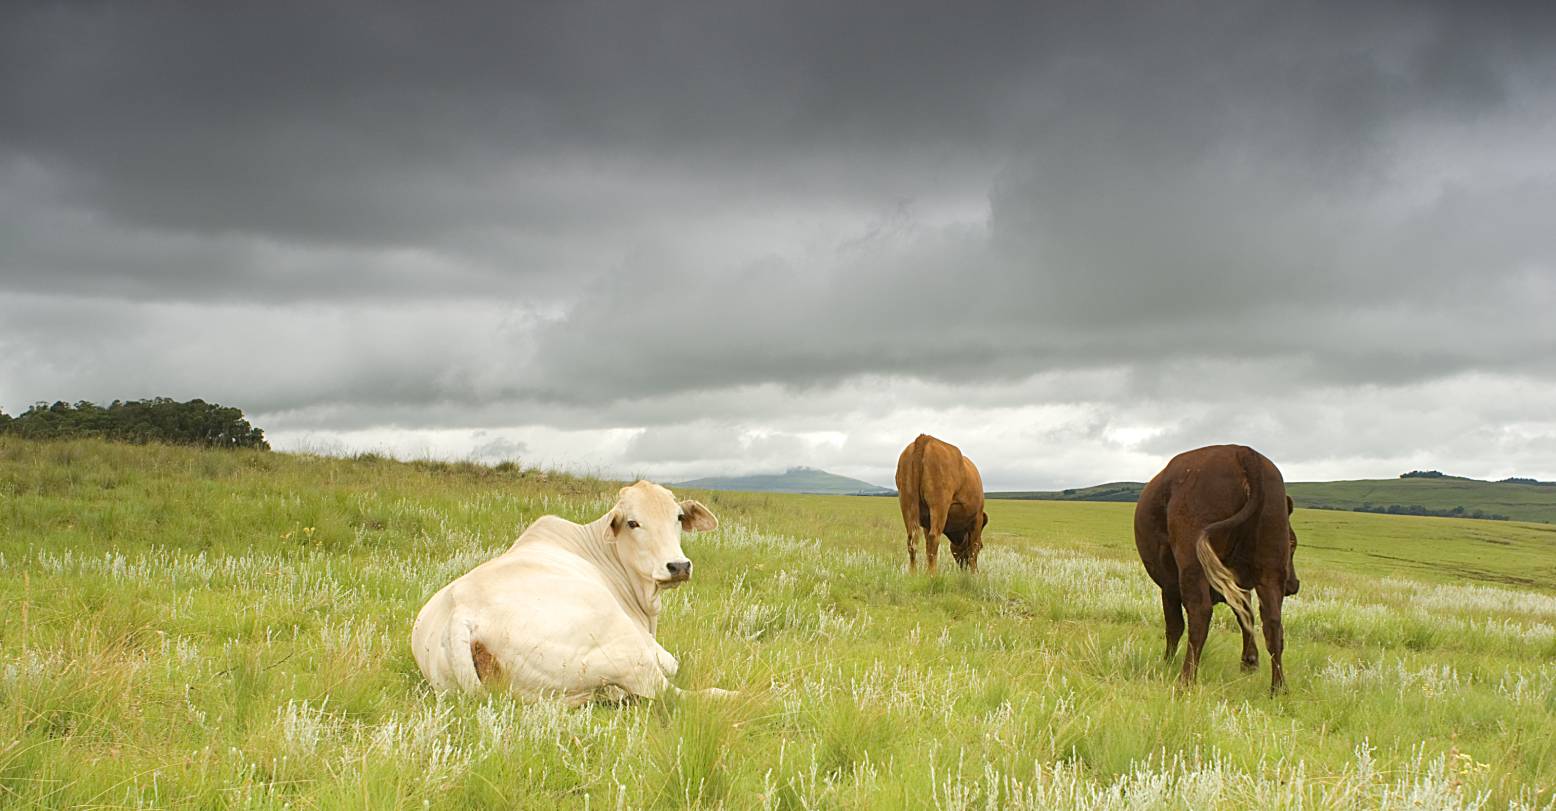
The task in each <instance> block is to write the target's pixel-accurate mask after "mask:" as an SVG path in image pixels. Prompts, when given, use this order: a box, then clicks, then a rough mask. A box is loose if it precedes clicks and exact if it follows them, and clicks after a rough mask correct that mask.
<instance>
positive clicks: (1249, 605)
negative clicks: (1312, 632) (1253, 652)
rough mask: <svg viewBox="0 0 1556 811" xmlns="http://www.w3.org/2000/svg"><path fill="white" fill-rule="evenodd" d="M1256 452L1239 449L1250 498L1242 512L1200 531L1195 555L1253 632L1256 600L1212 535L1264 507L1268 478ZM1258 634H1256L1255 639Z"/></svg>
mask: <svg viewBox="0 0 1556 811" xmlns="http://www.w3.org/2000/svg"><path fill="white" fill-rule="evenodd" d="M1252 454H1253V451H1251V450H1249V449H1248V448H1238V449H1237V461H1238V462H1239V463H1240V464H1241V466H1242V468H1243V490H1244V492H1245V493H1246V494H1247V496H1248V497H1247V499H1245V500H1244V501H1243V506H1242V509H1240V510H1238V511H1237V513H1236V514H1235V515H1233V516H1231V517H1230V518H1223V519H1221V520H1220V521H1217V522H1215V523H1214V524H1211V525H1209V526H1207V527H1205V528H1204V529H1202V530H1200V533H1199V538H1198V539H1197V540H1196V541H1195V542H1194V553H1195V555H1196V556H1197V557H1199V565H1200V567H1201V568H1203V569H1204V570H1205V579H1207V580H1209V581H1210V585H1211V587H1212V588H1214V589H1215V590H1216V591H1219V592H1221V596H1222V597H1224V598H1226V604H1227V605H1229V606H1231V607H1232V613H1234V614H1236V615H1237V619H1238V621H1239V622H1240V623H1242V625H1243V626H1244V627H1246V628H1249V629H1252V628H1253V627H1254V624H1253V600H1252V598H1250V597H1249V596H1248V592H1247V591H1244V590H1243V587H1242V586H1239V585H1237V577H1236V575H1233V574H1232V570H1231V569H1228V568H1227V567H1226V564H1224V563H1222V562H1221V558H1219V557H1217V556H1216V550H1214V549H1212V548H1210V533H1211V532H1213V531H1220V530H1223V529H1231V528H1233V527H1239V526H1242V525H1243V524H1244V523H1246V522H1247V521H1248V519H1249V518H1252V517H1253V515H1254V513H1256V512H1258V511H1259V506H1260V504H1262V503H1263V501H1264V481H1263V480H1264V476H1263V471H1261V470H1260V469H1259V465H1258V460H1257V459H1255V458H1254V457H1253V456H1252ZM1257 636H1258V635H1257V634H1255V637H1257Z"/></svg>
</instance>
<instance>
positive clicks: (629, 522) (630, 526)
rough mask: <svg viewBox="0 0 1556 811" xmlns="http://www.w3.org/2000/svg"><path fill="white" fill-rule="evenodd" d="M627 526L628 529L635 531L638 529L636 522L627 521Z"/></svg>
mask: <svg viewBox="0 0 1556 811" xmlns="http://www.w3.org/2000/svg"><path fill="white" fill-rule="evenodd" d="M627 526H628V527H629V528H631V529H637V528H638V522H636V521H628V522H627Z"/></svg>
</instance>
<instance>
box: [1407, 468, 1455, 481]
mask: <svg viewBox="0 0 1556 811" xmlns="http://www.w3.org/2000/svg"><path fill="white" fill-rule="evenodd" d="M1399 477H1400V478H1401V479H1442V478H1446V477H1445V476H1444V475H1443V472H1442V471H1441V470H1412V471H1410V472H1409V473H1401V474H1399Z"/></svg>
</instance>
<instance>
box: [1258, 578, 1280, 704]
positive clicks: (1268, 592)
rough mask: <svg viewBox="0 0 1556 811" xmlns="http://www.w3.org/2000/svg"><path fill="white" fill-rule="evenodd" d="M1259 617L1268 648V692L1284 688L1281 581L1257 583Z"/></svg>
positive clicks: (1275, 691) (1272, 692) (1273, 692)
mask: <svg viewBox="0 0 1556 811" xmlns="http://www.w3.org/2000/svg"><path fill="white" fill-rule="evenodd" d="M1258 591H1259V619H1260V620H1261V621H1262V622H1263V624H1264V645H1265V647H1267V648H1269V650H1270V693H1271V694H1272V695H1273V694H1275V693H1278V692H1280V691H1282V690H1284V689H1286V671H1285V669H1284V668H1283V667H1282V666H1281V653H1283V652H1284V651H1285V649H1286V631H1285V629H1284V628H1283V627H1282V626H1281V622H1280V604H1281V600H1282V599H1284V598H1285V590H1284V584H1283V583H1278V582H1277V583H1268V582H1266V583H1260V584H1259V588H1258Z"/></svg>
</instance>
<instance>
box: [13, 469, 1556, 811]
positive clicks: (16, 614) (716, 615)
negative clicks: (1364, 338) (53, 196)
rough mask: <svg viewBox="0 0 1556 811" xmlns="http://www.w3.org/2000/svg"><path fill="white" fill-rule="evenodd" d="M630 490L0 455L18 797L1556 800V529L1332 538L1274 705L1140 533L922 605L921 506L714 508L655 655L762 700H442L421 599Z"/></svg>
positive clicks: (992, 560) (1220, 628) (514, 473)
mask: <svg viewBox="0 0 1556 811" xmlns="http://www.w3.org/2000/svg"><path fill="white" fill-rule="evenodd" d="M615 487H616V485H615V484H611V483H606V482H600V481H592V480H584V479H575V478H569V477H563V476H555V475H550V476H548V475H544V474H540V473H536V472H533V471H524V470H519V469H516V468H512V467H509V468H505V469H501V470H493V469H489V468H484V467H480V466H477V465H469V464H451V465H450V464H435V463H398V462H392V461H386V460H382V459H376V458H365V459H360V460H349V459H328V458H315V457H306V456H293V455H286V454H279V453H263V452H244V451H239V452H220V451H197V450H189V449H181V448H169V447H161V446H144V447H130V446H117V445H108V444H104V443H99V442H63V443H48V444H41V443H40V444H34V443H28V442H24V441H19V440H14V439H7V438H0V590H3V592H4V605H5V606H6V610H5V611H4V619H3V624H0V696H3V701H0V806H3V807H5V808H71V807H82V808H87V807H90V808H294V809H304V808H321V809H323V808H328V809H334V808H372V809H392V808H405V809H413V808H414V809H419V808H424V807H430V808H558V807H561V808H596V809H608V808H638V807H682V806H700V807H720V806H723V807H730V808H857V809H865V808H870V809H876V808H887V809H890V808H955V809H972V808H978V809H984V808H1088V809H1089V808H1250V807H1257V808H1275V807H1286V808H1296V807H1302V808H1374V807H1386V808H1475V807H1480V808H1503V807H1509V806H1511V807H1518V808H1547V809H1549V808H1556V800H1553V796H1556V795H1553V786H1556V628H1553V626H1556V589H1553V588H1552V583H1553V577H1556V532H1553V531H1552V528H1551V527H1548V526H1541V525H1521V524H1516V523H1504V522H1471V521H1458V520H1452V519H1412V518H1400V517H1389V516H1375V515H1356V514H1349V513H1336V512H1315V511H1299V512H1298V513H1297V516H1296V525H1297V528H1298V531H1299V532H1300V533H1301V535H1302V540H1303V546H1302V548H1301V550H1300V551H1299V563H1300V567H1301V568H1300V571H1301V574H1302V578H1303V584H1304V585H1303V591H1302V594H1301V595H1299V596H1298V597H1296V598H1294V599H1292V600H1291V601H1289V602H1288V603H1287V614H1286V626H1287V628H1286V633H1287V636H1288V647H1287V654H1286V657H1287V662H1288V664H1287V667H1288V678H1289V680H1290V682H1291V691H1290V692H1289V693H1287V694H1284V695H1281V696H1278V697H1274V698H1272V697H1270V696H1269V695H1268V694H1267V692H1266V685H1267V683H1268V672H1267V670H1264V669H1262V668H1261V671H1260V672H1259V673H1257V674H1243V673H1241V672H1239V670H1238V667H1237V651H1238V642H1237V635H1236V630H1235V628H1234V626H1233V625H1232V623H1231V620H1230V617H1229V615H1228V614H1227V612H1225V611H1224V610H1223V611H1221V612H1219V613H1218V614H1217V619H1216V624H1215V628H1214V629H1213V633H1212V636H1211V640H1210V642H1209V644H1208V646H1207V651H1206V660H1205V662H1204V666H1203V669H1202V671H1201V681H1200V683H1199V685H1198V686H1196V687H1193V688H1189V689H1187V690H1183V691H1174V689H1173V686H1172V685H1173V679H1174V677H1175V675H1176V672H1177V663H1176V662H1174V663H1164V662H1163V661H1161V658H1160V657H1161V654H1160V648H1161V634H1162V632H1161V620H1160V609H1159V607H1158V606H1159V603H1158V600H1157V596H1156V593H1155V591H1154V589H1153V588H1152V587H1151V585H1150V584H1149V582H1148V581H1147V580H1146V578H1145V576H1144V574H1143V572H1142V571H1141V570H1140V567H1139V564H1138V562H1137V561H1136V560H1134V552H1133V547H1132V544H1131V540H1130V537H1129V521H1130V510H1131V505H1127V504H1089V503H1054V502H992V503H991V504H990V506H989V513H990V516H991V523H990V526H989V535H988V536H987V538H986V540H987V548H986V549H985V551H984V556H983V559H982V566H983V568H984V572H983V573H982V574H980V575H979V576H976V577H969V576H965V575H962V574H960V573H956V572H952V573H949V574H945V575H942V576H940V577H937V578H928V577H923V576H920V577H909V576H907V575H906V574H905V573H904V571H903V570H904V564H905V557H906V556H905V554H904V549H903V533H902V529H901V527H900V526H899V525H898V518H897V516H896V504H895V503H894V502H893V501H892V500H890V499H878V498H848V497H825V496H777V495H746V494H735V493H698V494H697V496H698V497H699V498H700V499H702V500H704V501H705V503H707V504H708V505H709V506H710V507H711V508H712V509H713V510H714V511H715V512H717V513H718V515H719V517H720V519H721V520H722V522H723V526H722V527H721V528H720V529H719V530H718V531H716V532H714V533H710V534H707V535H703V536H695V537H693V538H692V539H689V541H688V543H687V544H686V548H687V551H688V552H689V553H690V554H691V556H692V557H693V559H694V560H695V561H696V563H697V569H696V577H695V578H694V581H693V583H692V584H691V585H690V586H689V587H687V588H684V589H682V590H680V591H677V592H674V593H672V594H670V595H669V596H668V597H667V599H666V604H667V605H666V612H665V615H664V617H663V621H662V626H661V627H662V636H661V639H662V641H663V642H664V644H665V645H666V646H667V647H668V648H669V649H670V650H671V651H674V652H675V653H676V654H678V655H679V656H681V659H682V662H683V665H684V670H683V673H682V675H681V677H680V678H679V679H678V681H679V682H680V683H681V684H682V685H683V686H685V687H691V688H696V687H705V686H719V687H725V688H733V689H738V690H741V691H742V695H741V696H740V697H739V698H736V699H733V700H724V701H720V700H717V699H697V698H686V699H682V700H678V701H668V702H656V703H640V704H634V705H629V706H625V707H614V706H595V707H589V708H585V709H582V710H564V709H560V708H558V707H556V706H554V705H552V704H549V703H543V702H542V703H530V704H526V703H521V702H516V701H514V700H511V699H508V698H503V697H491V698H466V697H441V698H440V697H437V696H434V695H433V694H432V693H430V692H429V691H428V690H427V689H426V688H425V687H424V686H423V684H422V682H421V679H420V676H419V675H418V673H417V672H416V668H415V665H414V663H413V662H412V660H411V656H410V653H409V651H408V645H407V637H408V634H409V629H410V624H411V621H412V619H413V617H414V615H415V612H416V610H417V609H418V608H419V607H420V605H421V604H422V601H423V600H424V599H425V598H426V596H427V595H428V594H430V593H431V592H432V591H433V590H434V589H435V588H437V587H438V586H440V585H441V584H443V583H444V582H446V581H447V580H449V579H451V578H452V577H454V576H456V575H457V574H459V573H461V572H463V571H465V570H467V569H468V568H469V567H471V566H472V565H474V564H475V563H476V562H478V561H480V560H482V559H484V558H486V557H488V556H490V555H493V554H495V553H496V552H498V551H499V550H501V549H503V548H505V547H506V546H507V545H508V543H509V542H510V541H511V540H512V538H513V537H514V536H515V535H516V534H517V533H518V530H519V528H520V527H521V526H523V525H524V524H526V523H527V522H529V521H531V520H533V519H534V518H536V517H537V516H539V515H541V514H544V513H547V512H554V513H558V514H561V515H564V516H567V517H569V518H573V519H588V518H593V517H595V516H597V515H599V514H600V513H601V512H602V511H603V510H604V509H606V507H607V506H608V505H609V503H610V502H611V500H612V497H613V494H614V490H615ZM1512 583H1516V584H1521V585H1518V586H1512V585H1508V584H1512ZM1179 655H1180V656H1181V655H1182V653H1181V651H1180V653H1179Z"/></svg>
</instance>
